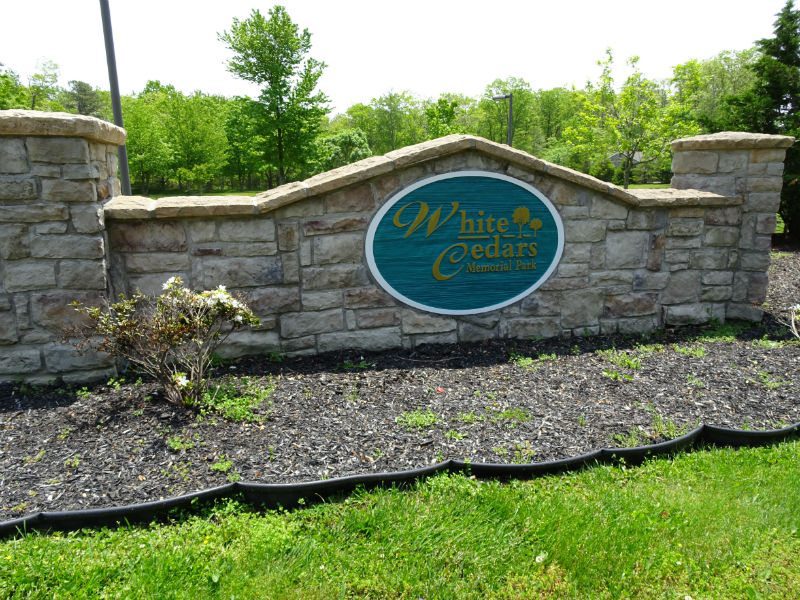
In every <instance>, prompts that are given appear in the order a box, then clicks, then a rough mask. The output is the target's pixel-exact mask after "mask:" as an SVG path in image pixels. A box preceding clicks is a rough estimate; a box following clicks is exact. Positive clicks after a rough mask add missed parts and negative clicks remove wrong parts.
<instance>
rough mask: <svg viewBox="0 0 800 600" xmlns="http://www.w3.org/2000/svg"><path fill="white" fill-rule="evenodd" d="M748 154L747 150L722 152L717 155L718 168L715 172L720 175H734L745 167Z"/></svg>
mask: <svg viewBox="0 0 800 600" xmlns="http://www.w3.org/2000/svg"><path fill="white" fill-rule="evenodd" d="M749 156H750V153H749V152H748V151H747V150H739V151H736V152H722V153H720V155H719V166H718V167H717V171H719V172H720V173H735V172H737V171H742V170H743V169H745V168H746V167H747V163H748V160H749Z"/></svg>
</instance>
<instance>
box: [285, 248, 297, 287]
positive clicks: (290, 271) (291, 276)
mask: <svg viewBox="0 0 800 600" xmlns="http://www.w3.org/2000/svg"><path fill="white" fill-rule="evenodd" d="M280 259H281V265H282V268H283V283H299V282H300V260H299V258H298V256H297V253H296V252H284V253H283V254H281V256H280Z"/></svg>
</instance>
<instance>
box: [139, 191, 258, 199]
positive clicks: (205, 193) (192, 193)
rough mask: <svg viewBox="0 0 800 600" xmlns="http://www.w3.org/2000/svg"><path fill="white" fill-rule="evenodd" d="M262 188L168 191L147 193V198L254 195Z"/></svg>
mask: <svg viewBox="0 0 800 600" xmlns="http://www.w3.org/2000/svg"><path fill="white" fill-rule="evenodd" d="M263 191H264V190H247V191H244V192H201V193H199V194H198V193H197V192H169V193H167V194H149V195H148V196H147V197H148V198H153V199H155V200H158V199H159V198H172V197H174V196H255V195H256V194H260V193H262V192H263Z"/></svg>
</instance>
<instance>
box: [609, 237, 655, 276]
mask: <svg viewBox="0 0 800 600" xmlns="http://www.w3.org/2000/svg"><path fill="white" fill-rule="evenodd" d="M649 242H650V234H649V233H647V232H646V231H620V232H617V231H609V232H608V234H607V235H606V268H608V269H632V268H638V267H643V266H645V261H646V258H647V251H648V249H649Z"/></svg>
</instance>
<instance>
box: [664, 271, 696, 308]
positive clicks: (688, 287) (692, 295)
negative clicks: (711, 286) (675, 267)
mask: <svg viewBox="0 0 800 600" xmlns="http://www.w3.org/2000/svg"><path fill="white" fill-rule="evenodd" d="M700 277H701V274H700V272H699V271H676V272H674V273H671V274H670V280H669V283H668V284H667V287H666V288H664V291H663V292H662V293H661V303H662V304H681V303H687V302H696V301H697V299H698V298H699V297H700V288H701V285H700Z"/></svg>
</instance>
